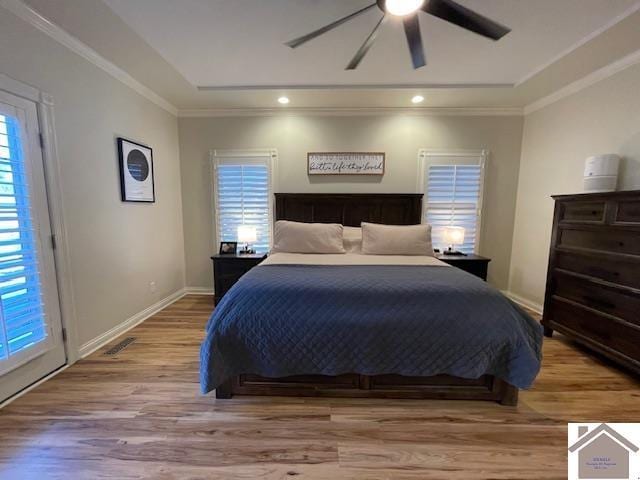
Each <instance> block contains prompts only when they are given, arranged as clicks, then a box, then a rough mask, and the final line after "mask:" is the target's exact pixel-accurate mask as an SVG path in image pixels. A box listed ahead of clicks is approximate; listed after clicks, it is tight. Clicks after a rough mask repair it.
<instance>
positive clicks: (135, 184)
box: [118, 138, 155, 202]
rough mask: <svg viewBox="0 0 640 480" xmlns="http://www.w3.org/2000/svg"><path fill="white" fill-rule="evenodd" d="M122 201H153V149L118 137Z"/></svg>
mask: <svg viewBox="0 0 640 480" xmlns="http://www.w3.org/2000/svg"><path fill="white" fill-rule="evenodd" d="M118 157H119V162H120V187H121V194H122V201H125V202H154V201H155V191H154V184H153V151H152V150H151V148H149V147H147V146H146V145H142V144H139V143H136V142H132V141H130V140H127V139H124V138H118Z"/></svg>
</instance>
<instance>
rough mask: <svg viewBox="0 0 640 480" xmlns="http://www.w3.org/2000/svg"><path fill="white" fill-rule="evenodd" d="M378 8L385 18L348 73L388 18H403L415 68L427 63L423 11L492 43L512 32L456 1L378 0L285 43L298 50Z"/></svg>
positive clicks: (357, 53) (363, 45)
mask: <svg viewBox="0 0 640 480" xmlns="http://www.w3.org/2000/svg"><path fill="white" fill-rule="evenodd" d="M376 6H377V7H378V8H379V9H380V10H382V13H383V15H382V18H381V19H380V20H379V21H378V23H377V24H376V26H375V27H373V30H372V31H371V33H370V34H369V36H368V37H367V38H366V40H365V41H364V43H363V44H362V46H361V47H360V48H359V49H358V51H357V52H356V54H355V56H354V57H353V58H352V59H351V61H350V62H349V64H348V65H347V67H346V68H345V70H355V69H356V68H357V67H358V65H359V64H360V62H361V61H362V59H363V58H364V56H365V55H366V54H367V52H368V51H369V49H370V48H371V45H373V42H374V41H375V39H376V36H377V35H378V31H379V29H380V26H381V25H382V24H383V23H384V22H385V20H386V19H387V18H388V16H389V15H393V16H397V17H401V18H402V23H403V25H404V33H405V35H406V36H407V43H408V44H409V51H410V53H411V60H412V62H413V68H414V69H417V68H420V67H424V66H425V65H426V64H427V62H426V60H425V55H424V49H423V47H422V36H421V34H420V23H419V20H418V13H420V11H423V12H426V13H428V14H429V15H433V16H435V17H438V18H441V19H442V20H445V21H447V22H449V23H453V24H454V25H458V26H459V27H462V28H464V29H466V30H470V31H472V32H475V33H477V34H480V35H482V36H484V37H487V38H490V39H492V40H499V39H501V38H502V37H504V36H505V35H506V34H507V33H509V32H510V31H511V29H509V28H507V27H505V26H504V25H500V24H499V23H497V22H494V21H493V20H491V19H489V18H487V17H485V16H482V15H480V14H479V13H476V12H474V11H473V10H470V9H469V8H467V7H463V6H462V5H460V4H458V3H456V2H454V1H453V0H376V2H375V3H372V4H371V5H368V6H366V7H364V8H362V9H360V10H358V11H356V12H353V13H351V14H349V15H347V16H346V17H342V18H341V19H339V20H336V21H335V22H332V23H330V24H329V25H325V26H324V27H322V28H319V29H318V30H315V31H313V32H311V33H308V34H306V35H303V36H302V37H299V38H295V39H293V40H291V41H289V42H287V43H285V45H287V46H289V47H291V48H297V47H299V46H300V45H302V44H304V43H306V42H308V41H309V40H313V39H314V38H316V37H318V36H320V35H322V34H323V33H327V32H328V31H330V30H333V29H334V28H336V27H338V26H340V25H342V24H343V23H345V22H347V21H349V20H351V19H353V18H355V17H357V16H358V15H361V14H363V13H364V12H366V11H368V10H370V9H371V8H373V7H376Z"/></svg>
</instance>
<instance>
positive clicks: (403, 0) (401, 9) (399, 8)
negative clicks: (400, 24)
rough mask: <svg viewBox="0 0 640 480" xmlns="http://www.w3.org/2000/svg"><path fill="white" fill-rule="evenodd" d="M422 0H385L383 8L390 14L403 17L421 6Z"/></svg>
mask: <svg viewBox="0 0 640 480" xmlns="http://www.w3.org/2000/svg"><path fill="white" fill-rule="evenodd" d="M423 3H424V0H385V3H384V8H385V10H386V11H387V12H389V13H390V14H391V15H395V16H397V17H404V16H406V15H409V14H412V13H414V12H415V11H417V10H419V9H420V7H422V4H423Z"/></svg>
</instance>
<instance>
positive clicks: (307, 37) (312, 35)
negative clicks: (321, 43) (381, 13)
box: [285, 3, 377, 48]
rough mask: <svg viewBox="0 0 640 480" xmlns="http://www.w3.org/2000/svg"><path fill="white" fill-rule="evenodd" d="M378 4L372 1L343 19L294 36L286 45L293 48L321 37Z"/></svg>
mask: <svg viewBox="0 0 640 480" xmlns="http://www.w3.org/2000/svg"><path fill="white" fill-rule="evenodd" d="M376 5H377V3H372V4H371V5H368V6H366V7H364V8H361V9H360V10H358V11H357V12H353V13H351V14H349V15H347V16H346V17H342V18H341V19H339V20H336V21H335V22H333V23H330V24H329V25H325V26H324V27H322V28H319V29H318V30H314V31H313V32H311V33H307V34H306V35H303V36H302V37H298V38H294V39H293V40H290V41H288V42H287V43H285V45H286V46H288V47H291V48H296V47H299V46H300V45H302V44H303V43H306V42H308V41H309V40H313V39H314V38H316V37H319V36H320V35H322V34H323V33H327V32H328V31H329V30H332V29H334V28H336V27H338V26H340V25H342V24H343V23H344V22H348V21H349V20H351V19H352V18H355V17H357V16H358V15H360V14H362V13H364V12H366V11H367V10H369V9H371V8H373V7H375V6H376Z"/></svg>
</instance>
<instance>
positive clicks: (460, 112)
mask: <svg viewBox="0 0 640 480" xmlns="http://www.w3.org/2000/svg"><path fill="white" fill-rule="evenodd" d="M522 114H523V111H522V108H521V107H481V108H472V107H469V108H449V107H422V108H411V107H404V108H396V107H388V108H339V107H338V108H305V107H299V108H288V107H282V108H209V109H186V110H178V117H180V118H203V117H275V116H316V117H317V116H320V117H321V116H325V117H328V116H333V117H356V116H373V115H409V116H418V117H419V116H465V117H487V116H521V115H522Z"/></svg>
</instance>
